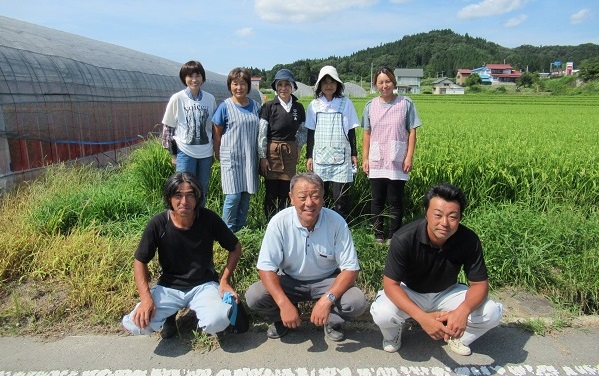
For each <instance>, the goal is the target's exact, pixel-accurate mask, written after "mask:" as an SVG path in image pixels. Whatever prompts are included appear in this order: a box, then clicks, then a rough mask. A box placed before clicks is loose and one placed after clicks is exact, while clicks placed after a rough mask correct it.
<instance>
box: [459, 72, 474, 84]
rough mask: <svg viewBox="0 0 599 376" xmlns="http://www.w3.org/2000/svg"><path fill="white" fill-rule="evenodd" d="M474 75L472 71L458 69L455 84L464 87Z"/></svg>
mask: <svg viewBox="0 0 599 376" xmlns="http://www.w3.org/2000/svg"><path fill="white" fill-rule="evenodd" d="M471 75H472V71H471V70H470V69H458V73H457V74H456V76H455V83H456V84H458V85H464V84H465V83H466V80H467V79H468V77H470V76H471Z"/></svg>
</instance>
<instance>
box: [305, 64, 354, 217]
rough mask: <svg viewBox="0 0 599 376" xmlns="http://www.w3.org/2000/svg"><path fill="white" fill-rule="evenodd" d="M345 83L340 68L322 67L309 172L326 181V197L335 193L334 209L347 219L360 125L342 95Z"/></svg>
mask: <svg viewBox="0 0 599 376" xmlns="http://www.w3.org/2000/svg"><path fill="white" fill-rule="evenodd" d="M343 89H344V86H343V82H342V81H341V79H339V75H338V74H337V69H335V67H332V66H330V65H327V66H324V67H322V69H321V70H320V73H319V74H318V80H317V81H316V85H315V91H316V99H313V100H312V102H310V105H309V106H308V111H307V114H306V128H308V146H307V153H306V157H307V159H308V160H307V162H306V168H307V169H308V171H314V172H315V173H316V174H317V175H319V176H320V177H321V178H322V180H323V181H324V182H325V194H326V195H327V196H329V197H330V196H331V195H330V193H331V192H330V191H332V201H333V205H332V206H333V208H334V209H335V211H336V212H337V213H339V214H341V216H343V217H344V218H346V219H347V216H348V214H349V212H350V202H349V187H350V183H351V182H352V181H353V179H354V174H353V171H354V168H356V167H357V165H358V151H357V149H356V134H355V130H354V128H356V127H358V126H360V122H359V119H358V115H357V114H356V110H355V108H354V105H353V103H352V102H351V100H349V98H347V97H345V96H343Z"/></svg>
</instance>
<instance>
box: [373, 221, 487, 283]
mask: <svg viewBox="0 0 599 376" xmlns="http://www.w3.org/2000/svg"><path fill="white" fill-rule="evenodd" d="M462 268H463V269H464V273H465V274H466V277H467V278H468V280H469V281H473V282H479V281H485V280H487V279H488V275H487V267H486V265H485V260H484V257H483V250H482V245H481V243H480V239H479V238H478V236H477V235H476V234H475V233H474V231H472V230H470V229H469V228H468V227H466V226H464V225H462V224H460V225H459V227H458V230H457V231H456V233H455V234H453V235H452V236H451V237H450V238H449V239H447V241H446V242H445V244H444V245H443V247H442V248H440V249H439V248H437V247H435V246H434V245H432V244H431V242H430V240H429V237H428V234H427V232H426V219H422V220H418V221H415V222H412V223H409V224H407V225H405V226H403V227H401V228H400V229H399V230H398V231H397V232H396V233H395V234H394V235H393V239H392V240H391V246H390V248H389V254H388V255H387V262H386V263H385V270H384V275H385V276H386V277H388V278H391V279H392V280H394V281H397V282H403V283H405V284H406V285H407V286H408V287H409V288H410V289H412V290H414V291H416V292H419V293H437V292H441V291H443V290H445V289H447V288H448V287H450V286H452V285H454V284H455V283H457V280H458V274H459V273H460V270H461V269H462Z"/></svg>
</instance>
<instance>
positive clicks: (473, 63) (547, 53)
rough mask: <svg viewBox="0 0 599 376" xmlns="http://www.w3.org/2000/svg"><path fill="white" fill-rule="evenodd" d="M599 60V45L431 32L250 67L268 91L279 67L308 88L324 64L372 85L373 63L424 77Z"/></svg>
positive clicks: (541, 68)
mask: <svg viewBox="0 0 599 376" xmlns="http://www.w3.org/2000/svg"><path fill="white" fill-rule="evenodd" d="M589 58H599V45H597V44H593V43H586V44H581V45H578V46H540V47H535V46H530V45H522V46H520V47H516V48H506V47H502V46H500V45H498V44H496V43H493V42H489V41H487V40H485V39H483V38H477V37H472V36H470V35H468V34H466V35H460V34H456V33H454V32H453V31H451V30H433V31H430V32H428V33H421V34H415V35H409V36H405V37H403V38H402V39H400V40H398V41H395V42H391V43H386V44H381V45H380V46H378V47H371V48H367V49H365V50H361V51H358V52H355V53H353V54H352V55H350V56H345V57H337V56H331V57H328V58H326V59H312V60H298V61H295V62H293V63H283V64H278V65H275V66H274V67H273V68H272V69H271V70H268V71H267V70H264V69H256V68H252V73H253V74H254V75H258V76H262V77H265V78H266V79H265V81H263V83H266V86H267V87H268V86H270V85H269V84H270V82H271V81H272V77H273V76H274V73H275V72H276V71H277V70H279V69H281V68H283V67H284V68H289V69H291V70H292V71H293V72H294V73H295V75H296V78H297V79H298V80H299V81H301V82H303V83H306V84H308V85H311V84H313V83H314V82H316V79H317V77H318V71H319V70H320V68H321V67H322V66H324V65H333V66H335V67H336V68H337V70H338V71H339V74H340V75H341V79H342V80H345V81H354V82H356V81H358V82H359V81H360V80H363V81H364V82H368V81H369V80H370V74H371V64H372V67H373V69H374V70H376V69H378V68H380V67H382V66H388V67H390V68H392V69H395V68H422V69H424V75H425V77H440V76H446V77H455V75H456V73H457V70H458V69H459V68H469V69H472V68H477V67H480V66H483V65H484V64H489V63H500V64H503V63H504V62H505V63H506V64H511V65H512V67H514V68H515V69H520V70H522V71H526V70H527V69H528V71H529V72H548V71H549V68H550V64H551V63H552V62H555V61H561V62H563V64H565V63H566V62H568V61H573V62H574V68H575V69H576V67H577V66H578V65H580V63H582V62H583V61H584V60H586V59H589Z"/></svg>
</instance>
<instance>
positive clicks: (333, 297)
mask: <svg viewBox="0 0 599 376" xmlns="http://www.w3.org/2000/svg"><path fill="white" fill-rule="evenodd" d="M325 295H326V296H327V299H329V302H331V303H333V304H335V300H337V297H336V296H335V294H333V293H332V292H329V291H327V293H326V294H325Z"/></svg>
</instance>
